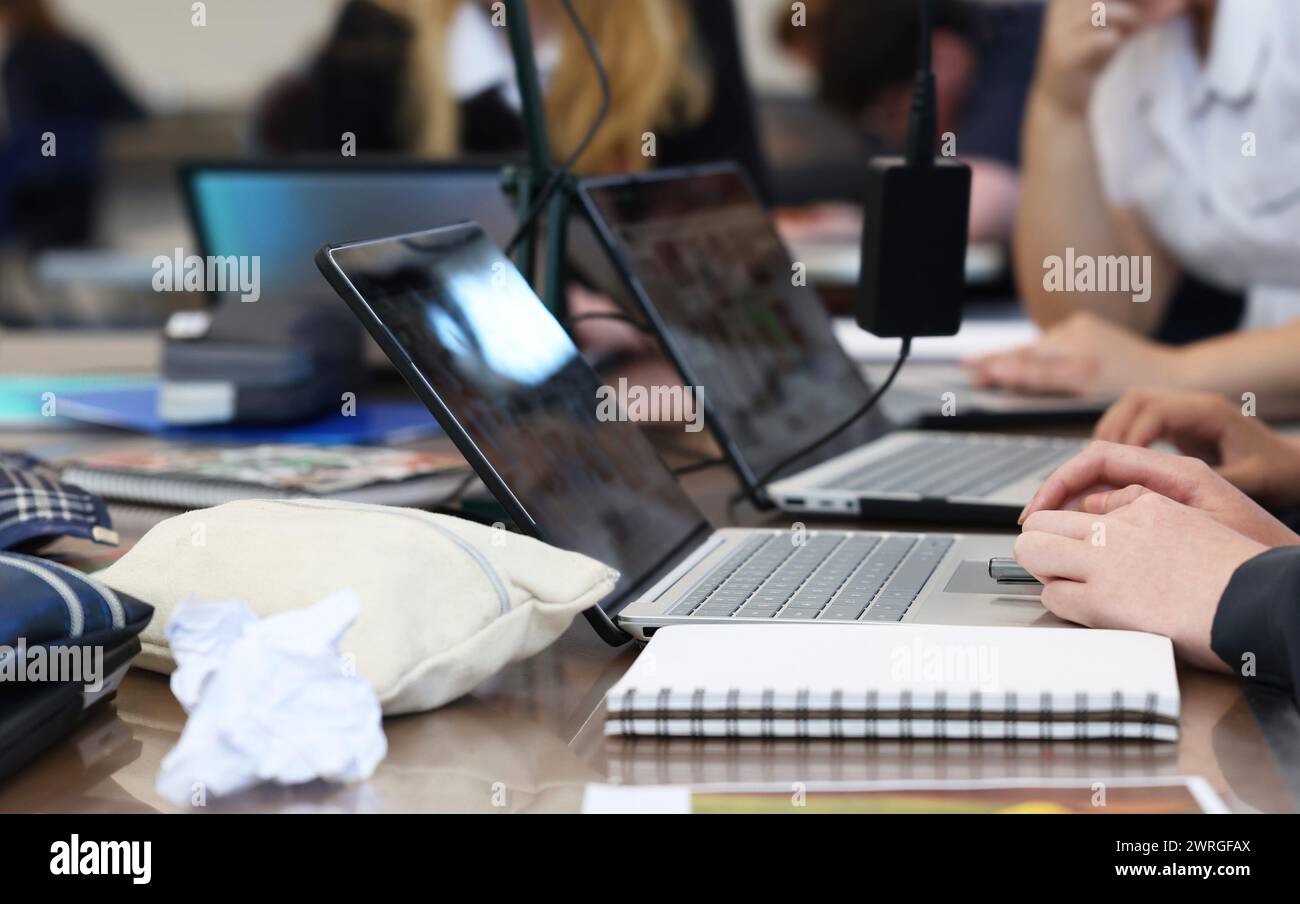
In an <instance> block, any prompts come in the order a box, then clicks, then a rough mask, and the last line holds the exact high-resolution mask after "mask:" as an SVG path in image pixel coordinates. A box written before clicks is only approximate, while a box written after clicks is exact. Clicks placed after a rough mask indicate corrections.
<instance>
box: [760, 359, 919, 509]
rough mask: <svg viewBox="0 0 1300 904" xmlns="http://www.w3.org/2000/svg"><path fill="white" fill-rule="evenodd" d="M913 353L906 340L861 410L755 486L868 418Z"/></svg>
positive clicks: (790, 458)
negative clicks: (890, 367)
mask: <svg viewBox="0 0 1300 904" xmlns="http://www.w3.org/2000/svg"><path fill="white" fill-rule="evenodd" d="M911 353H912V340H911V339H910V338H908V339H904V340H903V345H902V348H900V349H899V350H898V360H897V361H895V362H894V366H893V368H892V369H891V370H890V371H889V376H887V377H885V382H883V383H881V384H880V386H878V387H877V388H876V391H875V392H873V393H872V394H871V396H870V397H869V398H868V399H867V400H866V401H865V402H864V403H863V404H862V407H861V408H859V409H858V410H857V411H855V412H853V414H851V415H850V416H849V417H847V418H845V419H844V420H843V421H841V422H840V423H839V424H838V425H836V426H835V427H834V428H833V429H832V430H831V431H830V432H829V433H826V434H824V435H823V436H820V437H818V438H817V440H816V441H815V442H811V443H809V444H808V445H806V446H804V447H803V448H802V449H800V450H799V451H797V452H795V453H793V454H791V455H788V456H786V457H785V458H784V459H782V460H781V461H779V462H778V463H777V464H775V465H773V466H772V467H770V468H768V469H767V471H766V472H765V473H764V474H762V475H761V476H760V477H759V478H758V480H757V481H755V484H754V485H755V486H759V487H762V486H766V485H767V484H769V483H771V482H772V480H773V478H775V477H776V476H777V475H778V474H780V473H781V472H782V471H784V470H785V469H786V468H788V467H790V465H792V464H794V463H795V462H797V461H798V460H799V459H801V458H803V457H804V456H805V455H807V454H808V453H809V452H812V451H813V450H814V449H816V448H817V447H818V446H824V445H825V444H826V443H829V442H830V441H831V440H833V439H835V437H837V436H839V435H840V434H841V433H843V432H844V431H845V430H847V429H849V427H851V426H853V424H854V422H856V421H857V420H858V419H859V418H863V417H866V415H867V413H868V412H869V411H871V409H872V408H875V407H876V403H877V402H879V401H880V398H881V396H883V395H884V394H885V393H886V392H888V391H889V387H890V386H892V385H893V383H894V378H895V377H897V376H898V372H899V371H900V370H902V369H903V362H904V361H906V360H907V356H908V355H910V354H911Z"/></svg>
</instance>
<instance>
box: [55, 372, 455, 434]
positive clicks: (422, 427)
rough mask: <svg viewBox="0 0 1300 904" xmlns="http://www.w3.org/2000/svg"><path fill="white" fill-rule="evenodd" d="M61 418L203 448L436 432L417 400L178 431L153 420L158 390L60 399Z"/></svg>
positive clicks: (128, 389)
mask: <svg viewBox="0 0 1300 904" xmlns="http://www.w3.org/2000/svg"><path fill="white" fill-rule="evenodd" d="M58 406H59V407H58V413H59V417H60V418H68V419H70V420H73V421H79V422H81V423H85V424H95V425H98V426H104V427H118V428H121V429H123V430H131V431H134V432H136V433H148V434H150V435H153V436H161V437H165V438H167V439H178V440H193V441H194V442H204V443H231V444H239V445H243V444H249V445H252V444H256V443H306V444H311V445H317V446H366V445H371V446H373V445H389V444H396V443H403V442H409V441H411V440H415V439H421V438H423V437H427V436H436V435H439V434H440V433H441V429H440V428H439V427H438V422H437V421H435V420H434V419H433V415H431V414H430V413H429V409H427V408H425V407H424V405H423V404H422V403H420V402H417V401H391V400H382V401H370V400H364V399H361V400H358V402H357V406H356V414H355V415H352V416H346V415H344V414H343V413H342V412H338V413H334V414H330V415H327V416H326V417H323V418H321V419H319V420H315V421H304V422H302V423H298V424H275V425H249V426H244V425H232V424H219V425H213V426H203V427H178V426H175V425H174V424H167V423H164V422H163V420H162V419H161V418H160V417H159V416H158V387H157V386H156V385H151V386H130V387H121V388H114V389H104V390H97V391H94V392H77V393H73V394H71V395H66V396H60V397H59V400H58Z"/></svg>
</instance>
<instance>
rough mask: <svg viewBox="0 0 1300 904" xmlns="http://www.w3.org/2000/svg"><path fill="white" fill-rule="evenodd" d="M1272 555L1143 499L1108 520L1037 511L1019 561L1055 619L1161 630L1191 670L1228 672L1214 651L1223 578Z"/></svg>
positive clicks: (1159, 500)
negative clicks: (1038, 586)
mask: <svg viewBox="0 0 1300 904" xmlns="http://www.w3.org/2000/svg"><path fill="white" fill-rule="evenodd" d="M1267 549H1268V547H1267V546H1265V545H1264V544H1262V543H1259V542H1258V541H1256V540H1252V539H1251V538H1249V537H1245V536H1243V535H1241V534H1239V533H1237V532H1236V531H1234V530H1233V529H1232V528H1230V527H1227V526H1226V525H1224V524H1222V523H1220V522H1219V521H1216V520H1215V519H1214V518H1213V517H1211V516H1210V515H1209V514H1207V513H1206V512H1203V511H1198V510H1197V509H1194V508H1191V507H1190V506H1186V505H1182V504H1181V503H1178V502H1174V501H1173V500H1172V499H1168V498H1166V497H1164V496H1161V495H1158V494H1156V493H1144V494H1142V495H1139V496H1136V497H1134V498H1133V500H1132V501H1130V502H1127V503H1126V504H1124V505H1122V506H1119V507H1117V508H1114V509H1112V510H1111V511H1110V512H1109V513H1108V514H1105V515H1096V514H1088V513H1086V512H1070V511H1038V512H1035V513H1034V514H1033V515H1030V516H1029V519H1028V520H1027V521H1026V522H1025V529H1024V533H1022V534H1021V535H1020V537H1019V538H1018V539H1017V540H1016V559H1017V560H1018V561H1019V562H1020V564H1021V565H1022V566H1024V568H1025V569H1026V570H1027V571H1029V572H1030V573H1031V574H1033V575H1034V577H1036V578H1038V579H1039V580H1040V581H1042V582H1043V593H1042V601H1043V605H1044V606H1046V607H1047V608H1048V609H1049V610H1050V611H1051V612H1052V613H1053V614H1055V615H1056V616H1058V617H1059V618H1063V619H1065V620H1066V621H1072V622H1075V623H1076V624H1080V625H1085V626H1087V627H1090V628H1115V629H1119V630H1127V631H1147V632H1150V633H1153V634H1163V635H1164V636H1166V637H1168V638H1169V639H1171V640H1172V641H1173V642H1174V649H1175V650H1176V651H1177V653H1178V655H1179V656H1180V657H1182V658H1183V659H1185V660H1187V661H1188V662H1191V663H1192V664H1194V665H1197V666H1200V667H1202V668H1207V669H1215V670H1217V671H1221V672H1226V671H1228V667H1227V665H1226V664H1225V663H1224V662H1223V660H1221V659H1220V658H1219V657H1218V656H1217V655H1215V653H1214V651H1213V650H1212V649H1211V647H1210V635H1211V628H1212V626H1213V624H1214V617H1215V613H1216V612H1217V611H1218V608H1219V601H1220V599H1221V598H1222V597H1223V592H1224V590H1225V589H1226V588H1227V586H1228V582H1229V580H1231V578H1232V575H1233V573H1234V572H1236V570H1237V568H1238V567H1240V566H1241V565H1242V564H1243V563H1245V562H1247V561H1249V560H1250V559H1253V558H1255V556H1257V555H1260V554H1261V553H1263V552H1265V551H1266V550H1267Z"/></svg>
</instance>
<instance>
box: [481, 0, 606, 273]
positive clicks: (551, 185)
mask: <svg viewBox="0 0 1300 904" xmlns="http://www.w3.org/2000/svg"><path fill="white" fill-rule="evenodd" d="M560 2H561V3H562V4H563V5H564V11H565V12H566V13H567V14H568V16H569V19H570V20H572V22H573V27H574V28H576V29H577V30H578V36H579V37H580V38H581V39H582V44H583V46H584V47H585V48H586V49H587V56H588V57H590V58H591V65H592V66H593V67H594V68H595V70H596V79H597V80H598V81H599V82H600V109H599V110H597V111H596V118H595V119H594V120H592V123H591V126H590V127H589V128H588V129H587V134H585V135H584V136H583V137H582V141H580V142H578V146H577V147H576V148H574V149H573V153H571V154H570V155H569V156H568V158H567V159H566V160H565V161H564V162H563V163H561V164H560V166H559V167H558V168H557V169H555V170H553V171H552V172H551V177H550V178H549V179H547V180H546V183H545V184H544V185H543V186H542V190H541V192H540V193H539V194H538V195H537V197H536V198H534V199H533V203H532V206H530V207H529V208H528V212H527V213H525V214H524V218H523V220H522V221H521V222H520V224H519V228H518V229H517V230H515V234H514V236H513V237H512V238H511V239H510V243H509V244H508V245H506V256H507V257H509V256H510V255H512V254H514V252H515V249H516V248H517V247H518V246H519V243H520V242H522V241H523V240H524V237H525V236H526V235H528V233H529V232H531V231H532V229H533V226H534V224H535V223H536V222H537V218H538V217H539V216H540V215H541V213H542V211H543V210H544V209H545V208H546V204H547V202H549V201H550V200H551V195H553V194H555V190H556V189H557V188H559V187H560V185H561V184H562V183H563V182H564V180H565V179H566V178H568V175H569V172H570V170H572V169H573V166H574V164H575V163H577V162H578V159H579V158H580V157H582V155H583V154H584V153H585V152H586V150H587V148H588V147H590V145H591V142H592V140H593V139H594V138H595V137H596V133H597V132H599V131H600V127H601V124H602V123H604V121H605V117H606V115H607V114H608V113H609V105H610V88H609V73H608V72H606V71H605V64H604V63H603V62H602V61H601V59H600V51H599V50H598V49H597V48H596V40H595V39H594V38H593V37H592V36H591V32H589V31H587V26H586V25H584V24H583V22H582V17H581V16H579V15H578V11H577V10H575V9H574V8H573V0H560Z"/></svg>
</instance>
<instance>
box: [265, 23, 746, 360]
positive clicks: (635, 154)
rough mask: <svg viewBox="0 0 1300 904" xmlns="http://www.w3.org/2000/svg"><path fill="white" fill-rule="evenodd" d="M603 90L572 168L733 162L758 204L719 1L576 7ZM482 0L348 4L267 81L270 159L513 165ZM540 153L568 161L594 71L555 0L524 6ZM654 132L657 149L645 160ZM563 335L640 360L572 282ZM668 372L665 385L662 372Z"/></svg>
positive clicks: (500, 76) (646, 349)
mask: <svg viewBox="0 0 1300 904" xmlns="http://www.w3.org/2000/svg"><path fill="white" fill-rule="evenodd" d="M573 5H574V8H575V11H576V12H577V14H578V17H579V18H580V19H581V20H582V22H583V24H584V25H585V27H586V28H587V30H588V31H589V32H590V33H591V35H592V38H593V40H594V41H595V43H596V46H597V49H598V51H599V53H600V56H601V60H602V63H603V65H604V67H605V69H606V71H607V73H608V76H609V82H610V94H611V99H610V106H609V111H608V113H607V115H606V117H605V120H604V123H603V124H602V126H601V127H600V129H599V130H598V131H597V132H596V134H595V137H594V139H593V140H592V142H591V144H590V146H589V147H588V148H587V150H586V152H584V154H583V155H582V156H581V157H580V158H579V159H578V161H577V162H576V164H575V170H576V171H577V172H578V173H579V174H582V175H591V174H615V173H623V172H636V171H643V170H647V169H651V168H653V167H670V166H681V165H687V164H692V163H707V162H713V161H717V160H735V161H736V162H737V163H738V164H739V165H740V166H741V168H742V169H744V170H745V171H746V172H747V174H748V175H749V177H750V179H751V180H752V181H753V183H754V185H755V187H756V189H757V190H758V192H759V194H760V195H761V196H764V197H765V196H766V195H767V173H766V168H765V165H764V161H763V157H762V154H761V152H760V150H759V139H758V128H757V124H756V119H755V114H754V110H753V101H752V97H751V95H750V91H749V84H748V80H747V78H746V76H745V71H744V67H743V64H742V60H741V54H740V45H739V39H738V35H737V30H736V21H735V15H734V9H733V7H732V4H731V2H730V0H617V2H609V0H573ZM491 7H492V4H491V3H490V2H486V0H350V2H348V3H347V4H346V6H344V8H343V10H342V12H341V14H340V16H339V19H338V21H337V23H336V25H335V27H334V30H333V32H332V34H331V35H330V37H329V38H328V40H327V41H326V44H325V47H324V48H323V49H322V50H321V51H320V52H319V53H318V54H317V55H316V57H315V58H314V59H313V60H312V61H311V63H310V64H309V67H308V69H307V70H306V71H305V72H304V73H302V74H300V75H294V76H290V77H289V78H287V79H286V80H284V81H283V82H281V83H280V84H278V85H276V86H274V87H273V89H272V90H271V92H270V94H269V95H268V98H267V100H266V102H265V103H264V105H263V109H262V111H261V113H260V115H259V116H258V122H257V125H256V132H257V135H258V137H259V139H260V143H261V144H262V146H263V147H264V148H265V149H267V150H268V151H271V152H274V153H299V152H305V151H316V152H329V153H335V154H337V153H338V152H339V148H340V146H341V136H342V134H343V133H344V132H351V133H353V134H354V135H355V136H356V143H357V147H358V151H359V153H360V154H361V155H362V156H364V154H365V153H366V152H388V153H405V154H410V155H413V156H418V157H424V158H449V157H456V156H487V157H494V158H500V157H518V156H519V155H520V154H521V152H522V151H523V150H524V149H525V147H526V135H525V131H524V124H523V121H522V118H521V103H520V98H519V92H518V88H517V84H516V78H515V67H514V60H513V57H512V56H511V53H510V47H509V41H508V32H507V31H506V29H505V28H502V27H499V26H497V25H494V24H493V21H492V15H493V13H492V9H491ZM528 9H529V16H530V24H531V26H532V33H533V41H534V45H535V47H534V49H535V52H536V59H537V65H538V69H539V72H540V76H541V81H542V88H543V92H544V94H545V106H546V119H547V127H548V131H549V136H550V140H551V145H552V155H553V156H554V157H555V158H557V159H559V158H564V157H567V156H568V155H569V153H570V152H571V151H572V149H573V148H575V147H576V146H577V145H578V143H579V141H581V139H582V137H583V135H584V134H585V133H586V132H587V130H588V128H589V127H590V125H591V123H592V122H593V121H594V120H595V118H596V115H597V113H598V112H599V108H600V102H601V93H600V84H599V81H598V79H597V77H596V72H595V69H594V68H593V66H592V62H591V59H590V58H589V56H588V53H587V51H586V48H585V46H584V45H583V43H582V39H581V36H580V34H579V33H578V31H577V29H576V28H574V27H573V24H572V22H571V21H570V19H569V17H568V15H567V14H566V12H565V10H564V7H563V6H562V4H561V3H560V2H559V0H530V2H529V6H528ZM647 132H652V133H654V136H655V139H654V154H653V155H647V154H646V153H644V149H645V146H646V139H645V137H644V136H645V133H647ZM569 309H570V313H571V314H572V315H573V316H575V317H579V316H582V317H583V319H582V321H581V322H579V323H575V325H574V330H573V332H574V335H575V338H577V339H578V341H579V344H580V345H582V346H583V347H584V348H587V349H596V350H600V351H602V352H606V353H613V352H621V353H624V354H627V355H632V356H637V355H650V354H653V353H654V344H653V343H652V342H651V341H650V340H649V339H647V337H646V336H645V335H644V334H642V333H641V332H640V331H638V330H637V329H636V328H634V327H632V326H629V325H628V324H626V323H621V322H617V321H616V320H611V319H601V318H596V319H591V318H590V317H589V316H588V315H601V314H617V313H619V308H618V306H617V305H616V304H615V303H614V302H613V301H611V300H610V299H608V298H607V297H606V296H604V295H603V294H599V293H595V292H590V291H587V290H586V289H584V288H583V287H582V286H580V285H577V284H574V285H572V286H571V287H570V290H569ZM668 379H675V377H670V378H668Z"/></svg>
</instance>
